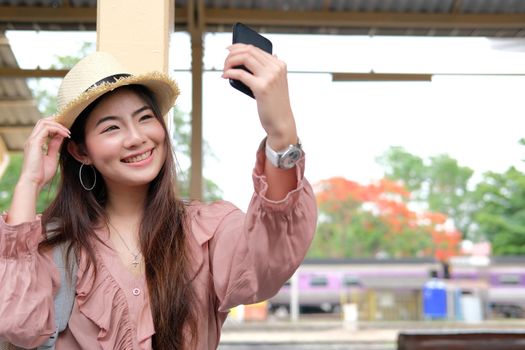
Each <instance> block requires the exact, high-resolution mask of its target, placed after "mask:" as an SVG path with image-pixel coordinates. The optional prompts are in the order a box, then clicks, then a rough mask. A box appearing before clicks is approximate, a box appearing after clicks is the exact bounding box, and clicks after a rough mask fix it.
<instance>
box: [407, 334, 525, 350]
mask: <svg viewBox="0 0 525 350" xmlns="http://www.w3.org/2000/svg"><path fill="white" fill-rule="evenodd" d="M523 349H525V331H521V330H519V331H518V330H517V331H514V330H472V331H470V330H457V331H456V330H435V331H432V330H421V331H420V330H418V331H401V332H400V333H399V335H398V337H397V350H523Z"/></svg>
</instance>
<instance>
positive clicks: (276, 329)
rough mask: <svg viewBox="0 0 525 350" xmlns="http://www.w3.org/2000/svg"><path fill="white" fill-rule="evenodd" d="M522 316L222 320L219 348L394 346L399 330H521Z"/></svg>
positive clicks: (369, 349)
mask: <svg viewBox="0 0 525 350" xmlns="http://www.w3.org/2000/svg"><path fill="white" fill-rule="evenodd" d="M524 329H525V320H518V321H506V320H502V321H500V320H498V321H490V322H483V323H477V324H466V323H462V322H443V321H426V322H425V321H421V322H369V323H365V322H361V323H359V324H358V325H351V324H344V323H343V322H342V321H334V320H319V321H314V320H308V321H300V322H295V323H292V322H286V321H269V322H259V323H258V322H254V323H244V324H242V323H233V322H229V323H226V324H225V326H224V328H223V333H222V337H221V345H220V346H219V350H248V349H250V350H270V349H283V350H318V349H319V350H320V349H327V350H340V349H345V350H395V349H396V347H397V336H398V334H399V332H403V331H410V332H414V331H435V330H441V331H445V330H446V331H450V330H454V331H462V330H465V331H472V330H474V331H478V330H483V331H486V330H490V331H502V330H505V331H506V330H521V331H522V330H524Z"/></svg>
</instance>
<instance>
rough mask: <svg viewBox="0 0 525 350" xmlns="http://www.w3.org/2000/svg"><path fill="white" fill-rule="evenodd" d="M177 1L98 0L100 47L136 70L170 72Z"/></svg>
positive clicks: (98, 46) (98, 48)
mask: <svg viewBox="0 0 525 350" xmlns="http://www.w3.org/2000/svg"><path fill="white" fill-rule="evenodd" d="M174 18H175V1H174V0H154V1H144V0H98V1H97V50H99V51H106V52H109V53H111V54H113V55H114V56H115V57H116V58H117V59H118V60H119V61H120V62H122V63H123V64H124V65H125V66H126V67H128V68H129V69H131V70H132V71H134V72H137V73H140V72H147V71H151V70H158V71H161V72H165V73H168V72H169V57H168V54H169V43H170V37H171V33H173V28H174Z"/></svg>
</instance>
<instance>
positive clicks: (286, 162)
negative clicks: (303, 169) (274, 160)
mask: <svg viewBox="0 0 525 350" xmlns="http://www.w3.org/2000/svg"><path fill="white" fill-rule="evenodd" d="M302 154H303V152H302V151H301V150H300V149H299V148H296V147H294V148H291V149H289V150H288V151H287V152H285V153H284V154H283V155H282V156H281V159H279V166H280V167H281V168H284V169H290V168H293V167H294V166H295V163H297V161H298V160H299V159H300V158H301V155H302Z"/></svg>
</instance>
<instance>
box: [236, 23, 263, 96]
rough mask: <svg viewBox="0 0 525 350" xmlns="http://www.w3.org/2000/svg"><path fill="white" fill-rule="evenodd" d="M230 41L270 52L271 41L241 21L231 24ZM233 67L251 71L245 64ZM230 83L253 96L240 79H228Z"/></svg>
mask: <svg viewBox="0 0 525 350" xmlns="http://www.w3.org/2000/svg"><path fill="white" fill-rule="evenodd" d="M232 43H233V44H236V43H242V44H251V45H253V46H256V47H258V48H260V49H261V50H264V51H266V52H268V53H269V54H271V53H272V42H271V41H270V40H268V39H267V38H265V37H264V36H262V35H261V34H259V33H257V32H256V31H255V30H253V29H252V28H250V27H248V26H247V25H245V24H242V23H235V24H234V25H233V39H232ZM235 68H242V69H244V70H245V71H247V72H248V73H251V72H250V71H249V70H248V69H247V68H246V67H245V66H239V67H235ZM230 85H231V86H233V87H234V88H236V89H237V90H239V91H241V92H244V93H245V94H246V95H248V96H250V97H252V98H255V97H254V96H253V93H252V90H250V88H249V87H247V86H246V85H245V84H244V83H242V82H241V81H239V80H235V79H230Z"/></svg>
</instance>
